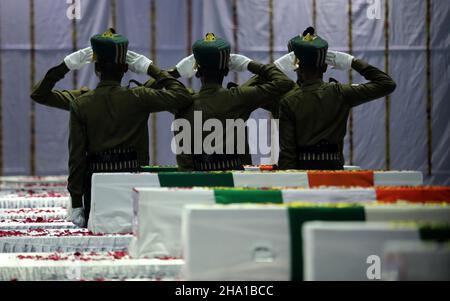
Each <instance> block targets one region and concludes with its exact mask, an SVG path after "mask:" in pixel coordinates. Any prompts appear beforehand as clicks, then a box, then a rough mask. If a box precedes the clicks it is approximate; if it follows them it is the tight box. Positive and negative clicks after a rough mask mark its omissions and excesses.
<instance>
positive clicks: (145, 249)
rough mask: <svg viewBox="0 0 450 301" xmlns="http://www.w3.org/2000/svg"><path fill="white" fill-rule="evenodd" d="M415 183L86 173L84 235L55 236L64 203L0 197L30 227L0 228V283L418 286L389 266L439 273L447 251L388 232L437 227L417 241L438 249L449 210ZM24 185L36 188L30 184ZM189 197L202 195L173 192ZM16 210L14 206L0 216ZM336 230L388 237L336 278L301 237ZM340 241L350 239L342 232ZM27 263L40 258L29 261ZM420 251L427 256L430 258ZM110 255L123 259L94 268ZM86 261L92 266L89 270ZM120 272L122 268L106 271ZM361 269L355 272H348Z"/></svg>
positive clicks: (440, 190)
mask: <svg viewBox="0 0 450 301" xmlns="http://www.w3.org/2000/svg"><path fill="white" fill-rule="evenodd" d="M417 174H419V176H417ZM383 177H384V178H383ZM380 178H381V180H380ZM380 183H381V184H382V185H380ZM283 184H284V185H283ZM421 184H422V177H421V174H420V173H415V172H370V171H369V172H367V171H351V172H350V171H345V172H295V171H289V172H273V171H261V170H258V171H256V172H225V173H176V172H173V171H169V172H166V171H158V172H157V173H141V174H96V175H94V179H93V186H92V195H93V206H92V210H91V216H90V224H89V229H70V226H69V227H67V228H66V229H64V227H56V229H55V225H56V224H57V223H58V222H60V220H61V216H62V215H63V214H64V213H66V214H67V209H66V208H67V207H68V202H69V198H68V195H59V196H55V195H51V194H50V195H45V194H43V195H41V196H40V197H33V193H29V195H25V196H24V195H22V196H18V195H17V196H13V195H11V193H10V194H9V195H8V196H6V197H5V198H2V197H3V195H0V205H2V206H0V208H2V209H0V220H2V218H3V219H4V220H7V219H9V223H16V224H17V223H21V224H25V225H31V224H33V226H30V227H28V228H27V227H23V228H20V227H19V226H15V225H16V224H14V227H11V228H10V227H7V226H4V227H5V228H4V229H2V228H0V251H1V252H5V253H6V252H14V253H13V254H11V253H10V254H3V255H4V257H3V258H4V260H3V259H0V271H3V272H4V273H3V272H2V273H0V274H1V275H0V278H1V279H3V280H8V279H18V280H21V279H28V280H31V279H36V280H38V279H43V280H44V279H69V280H70V279H72V280H73V279H74V278H73V277H72V276H71V274H70V273H69V275H68V274H67V273H66V272H64V271H67V269H68V267H73V266H74V265H75V266H76V265H80V264H81V265H80V267H79V269H78V270H77V271H78V272H80V271H81V272H80V273H81V275H80V277H77V278H75V279H86V280H92V279H107V280H110V279H122V280H123V279H134V278H139V279H148V280H152V279H153V280H154V279H187V280H202V279H205V280H206V279H207V280H211V279H217V280H280V279H283V280H302V279H305V280H322V279H335V280H341V279H347V280H353V279H355V280H356V279H357V280H362V279H382V280H402V279H420V278H421V277H422V278H423V277H424V275H425V276H427V275H428V276H429V278H430V274H429V273H427V272H424V269H423V268H422V269H421V268H420V267H419V268H417V265H416V264H415V263H416V261H415V260H414V259H409V261H407V260H406V259H398V258H400V257H401V256H403V257H404V258H415V257H414V256H421V257H420V258H421V259H423V258H427V259H426V260H425V261H426V263H427V264H428V262H429V264H428V265H426V264H423V265H424V266H426V267H433V266H434V265H436V266H440V267H442V266H443V265H439V264H437V262H438V263H439V262H440V263H442V262H443V261H445V260H446V259H448V249H445V248H443V247H442V246H441V244H438V243H437V242H436V239H434V240H433V239H432V240H431V241H433V245H432V246H429V245H428V244H427V245H426V246H424V245H422V244H423V241H422V236H420V235H419V236H416V237H415V238H414V239H413V238H412V237H413V236H407V235H406V236H405V237H403V236H402V235H403V234H402V235H399V237H396V236H395V235H394V234H393V233H394V232H395V231H394V232H393V230H392V229H394V230H395V229H400V228H399V227H406V226H405V225H406V224H405V223H402V224H399V223H398V222H399V221H403V222H405V221H407V222H409V223H411V222H413V224H407V225H408V227H410V228H411V229H414V231H416V232H417V233H422V232H424V231H422V230H418V229H425V228H426V227H427V226H426V225H428V224H429V223H439V224H438V225H437V226H436V227H435V228H432V229H431V230H432V231H430V230H428V233H430V232H433V233H434V232H437V233H444V234H443V235H441V237H440V239H441V240H443V238H442V237H444V238H445V237H446V234H445V233H447V232H445V225H446V224H448V223H449V218H450V211H449V207H448V205H446V203H447V202H449V201H450V190H449V189H448V188H446V187H423V186H420V185H421ZM35 185H37V187H38V186H39V183H35ZM386 185H388V186H389V185H391V187H385V186H386ZM396 185H407V186H409V187H396ZM191 186H203V187H196V188H195V187H194V188H181V187H191ZM216 186H217V187H216ZM274 186H284V187H278V188H277V187H274ZM168 187H179V188H168ZM44 191H47V192H48V189H44ZM10 192H11V191H10ZM22 192H23V191H22ZM39 193H42V191H40V192H39ZM51 193H53V192H51ZM15 197H16V201H17V202H15V201H14V198H15ZM52 197H53V199H54V200H53V201H50V200H45V199H46V198H49V199H51V198H52ZM6 199H7V200H9V202H7V201H5V200H6ZM39 199H41V201H40V200H39ZM55 199H60V201H59V202H57V201H55ZM63 199H65V201H63ZM299 202H300V203H299ZM16 203H18V204H19V205H12V204H16ZM21 204H24V205H26V206H22V207H21V206H20V205H21ZM42 205H44V206H42ZM12 220H15V221H12ZM336 221H339V222H338V224H340V225H345V224H347V223H352V224H354V225H355V226H356V228H360V227H359V226H360V225H361V227H365V226H368V225H372V224H373V225H375V224H376V225H378V226H380V225H381V226H383V225H384V226H386V227H388V228H389V229H391V230H392V231H387V234H386V237H385V238H386V239H384V240H374V241H376V242H375V243H374V246H376V248H375V247H370V246H369V249H370V251H372V253H373V254H369V255H367V256H366V258H365V259H364V262H363V264H361V263H360V262H359V259H358V262H355V265H354V267H352V266H348V268H344V270H345V271H350V272H348V273H344V272H342V273H337V271H338V270H339V269H341V268H342V266H339V265H337V266H336V265H333V262H331V261H330V258H331V259H332V258H333V257H334V256H335V255H336V256H337V258H339V256H341V255H339V254H338V253H333V250H334V247H333V248H331V249H329V251H330V252H329V253H328V254H326V255H327V256H328V257H326V256H325V255H321V256H320V257H317V256H316V257H314V254H318V253H317V250H315V249H314V248H318V249H320V250H322V248H323V247H322V244H321V242H322V241H323V239H322V238H321V237H322V236H323V235H322V236H317V235H316V233H319V234H322V232H320V231H316V230H314V231H313V232H311V233H314V235H315V236H314V235H313V236H311V235H310V234H306V233H310V232H308V231H309V229H310V226H311V227H312V228H313V229H316V228H314V227H316V226H317V225H316V226H315V224H314V223H324V224H325V226H327V225H326V224H327V223H336ZM7 223H8V222H6V223H0V225H2V224H7ZM355 223H357V224H355ZM417 223H419V224H417ZM422 223H426V224H422ZM50 224H53V225H50ZM310 224H311V225H310ZM442 225H444V226H442ZM313 226H314V227H313ZM52 228H53V229H52ZM353 228H355V227H353ZM353 228H352V229H353ZM442 229H444V230H442ZM363 230H364V229H363ZM305 231H307V232H305ZM311 231H312V230H311ZM129 232H133V233H132V234H130V233H129ZM403 232H405V231H403ZM403 232H402V233H403ZM406 232H407V231H406ZM406 232H405V233H406ZM425 232H426V231H425ZM374 233H375V232H373V233H372V232H370V233H369V232H367V237H368V239H369V240H370V237H371V236H374V235H375V236H376V234H374ZM391 234H392V235H391ZM349 236H350V237H353V236H354V237H357V235H356V234H352V233H350V234H349ZM311 237H313V238H314V239H310V238H311ZM319 238H320V239H319ZM410 238H411V239H410ZM428 239H429V237H428ZM447 239H448V237H447ZM325 241H327V240H326V239H325ZM342 241H344V240H342ZM359 241H361V243H362V245H363V246H364V243H363V240H356V242H355V245H354V246H356V247H354V248H352V250H353V251H355V252H356V253H354V256H353V257H354V258H356V256H357V255H358V253H357V251H358V250H359V251H360V253H359V256H360V257H361V256H362V257H364V256H365V253H367V250H368V249H364V248H361V246H359ZM337 242H339V241H337ZM407 242H408V243H409V244H410V245H408V247H409V249H408V248H406V247H404V248H403V249H400V251H402V250H403V251H402V252H403V253H401V254H407V255H408V254H409V255H408V256H409V257H405V256H407V255H401V256H400V255H398V256H397V255H395V256H394V255H392V252H393V251H395V252H397V251H398V252H400V251H399V250H398V248H397V244H406V243H407ZM350 245H351V244H350V243H348V244H347V245H346V246H350ZM393 246H394V247H393ZM307 247H309V249H308V248H307ZM335 247H336V248H335V251H336V252H337V251H339V250H341V249H342V247H340V246H339V245H337V244H336V245H335ZM202 248H203V249H202ZM311 248H312V249H311ZM396 248H397V249H396ZM200 249H202V250H203V251H202V250H200ZM219 249H220V250H219ZM310 250H313V251H312V252H309V251H310ZM128 251H129V253H128ZM219 251H220V252H219ZM29 252H31V253H29ZM35 252H46V253H45V254H37V255H36V254H35ZM49 252H76V254H91V255H92V256H93V258H92V259H88V258H85V259H79V258H83V257H80V256H79V255H77V256H75V259H74V258H73V256H72V257H71V256H70V254H65V255H64V256H63V255H61V254H60V253H57V255H52V253H49ZM79 252H81V253H79ZM105 252H106V253H105ZM111 252H112V253H111ZM389 252H391V253H389ZM408 252H409V253H408ZM430 252H431V253H433V252H434V253H436V256H430ZM18 253H22V254H18ZM113 253H115V254H123V256H122V257H121V258H113V259H111V258H109V259H108V258H103V257H102V256H103V255H105V254H107V255H105V256H106V257H108V256H110V255H111V254H113ZM98 254H100V255H98ZM108 254H109V255H108ZM395 254H397V253H395ZM411 254H412V255H411ZM33 255H36V256H40V257H39V258H38V257H33ZM60 255H61V256H60ZM97 255H98V256H100V257H99V258H102V259H101V260H100V259H99V260H96V259H95V258H96V256H97ZM438 255H439V256H438ZM30 256H31V257H30ZM55 256H56V258H58V259H54V258H55ZM58 256H60V258H59V257H58ZM130 256H131V257H130ZM370 256H372V257H370ZM396 256H397V257H396ZM399 256H400V257H399ZM411 256H412V257H411ZM427 256H428V257H427ZM113 257H114V256H113ZM350 257H351V256H350ZM362 257H361V258H362ZM369 257H370V258H369ZM403 257H401V258H403ZM51 258H53V259H51ZM373 258H375V259H376V258H379V259H380V261H381V262H382V263H389V265H387V266H386V265H384V264H383V265H382V267H383V269H382V270H381V268H380V269H377V267H376V266H375V267H372V266H370V265H369V264H368V263H367V262H368V260H369V259H371V260H372V259H373ZM322 259H323V260H322ZM397 259H398V260H397ZM121 260H124V261H121ZM151 260H153V261H151ZM396 260H397V261H396ZM116 261H117V263H116ZM14 262H16V265H17V262H20V265H21V266H24V268H23V269H22V270H23V271H24V272H22V274H21V272H20V270H21V269H20V268H16V269H15V268H14V267H13V266H14ZM37 262H39V263H37ZM55 262H57V263H55ZM101 262H103V263H101ZM324 262H330V264H329V265H327V264H325V265H324V264H323V263H324ZM399 262H400V263H399ZM405 262H407V264H405ZM421 262H423V261H421ZM321 264H322V265H321ZM433 264H434V265H433ZM120 265H123V266H124V269H122V270H121V269H120V268H118V266H120ZM140 265H143V267H139V266H140ZM146 265H147V267H145V266H146ZM110 266H114V267H110ZM116 266H117V267H116ZM152 266H153V268H152ZM444 266H445V265H444ZM25 267H27V268H25ZM327 267H328V270H327ZM355 267H357V268H355ZM363 267H364V268H365V269H364V273H360V272H359V271H360V270H361V269H363ZM386 267H388V268H389V269H386ZM396 267H398V269H397V270H396ZM414 268H415V269H416V270H414ZM25 271H26V272H25ZM126 271H129V272H126ZM155 271H156V272H155ZM158 271H159V272H158ZM351 271H354V272H353V273H351ZM447 272H448V271H447V270H445V269H442V268H441V270H439V272H438V273H434V274H433V275H434V278H435V279H443V278H444V279H445V277H447V278H448V275H447V274H446V273H447ZM52 273H53V275H54V276H53V278H52V276H50V275H52ZM325 275H328V277H329V278H326V277H325ZM379 275H381V276H379ZM405 275H406V276H405ZM446 275H447V276H446ZM70 277H72V278H70Z"/></svg>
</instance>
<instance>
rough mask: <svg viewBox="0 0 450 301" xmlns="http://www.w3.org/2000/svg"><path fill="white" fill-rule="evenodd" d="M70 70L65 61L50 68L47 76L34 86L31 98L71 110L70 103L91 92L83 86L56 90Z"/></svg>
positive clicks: (46, 104) (47, 104)
mask: <svg viewBox="0 0 450 301" xmlns="http://www.w3.org/2000/svg"><path fill="white" fill-rule="evenodd" d="M69 71H70V70H69V68H67V66H66V64H65V63H61V64H60V65H58V66H55V67H53V68H51V69H50V70H48V71H47V73H46V74H45V77H44V78H43V79H42V80H41V81H39V82H38V83H37V84H36V85H35V86H34V87H33V91H32V92H31V98H32V99H33V100H34V101H36V102H37V103H40V104H42V105H45V106H49V107H54V108H58V109H62V110H66V111H70V103H71V102H72V101H74V100H75V99H77V97H79V96H81V95H83V94H84V93H86V92H89V89H88V88H86V87H81V88H80V89H77V90H54V89H53V87H54V86H55V85H56V83H57V82H58V81H60V80H61V79H63V78H64V76H65V75H66V74H67V73H68V72H69Z"/></svg>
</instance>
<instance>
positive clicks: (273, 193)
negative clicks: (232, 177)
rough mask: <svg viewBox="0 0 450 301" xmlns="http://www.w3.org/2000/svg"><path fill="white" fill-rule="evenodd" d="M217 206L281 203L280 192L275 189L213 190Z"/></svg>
mask: <svg viewBox="0 0 450 301" xmlns="http://www.w3.org/2000/svg"><path fill="white" fill-rule="evenodd" d="M214 196H215V198H216V203H217V204H233V203H277V204H281V203H283V196H282V194H281V190H276V189H270V190H268V189H264V190H263V189H214Z"/></svg>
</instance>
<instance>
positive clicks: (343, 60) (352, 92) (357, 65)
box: [327, 50, 396, 107]
mask: <svg viewBox="0 0 450 301" xmlns="http://www.w3.org/2000/svg"><path fill="white" fill-rule="evenodd" d="M327 64H329V65H331V66H333V67H335V68H336V69H338V70H349V69H350V68H353V69H354V70H355V71H356V72H358V73H359V74H361V75H362V76H363V77H364V78H365V79H366V80H368V81H369V82H368V83H364V84H352V85H343V84H338V85H336V88H337V89H339V91H338V92H339V93H340V94H341V95H342V99H343V101H345V102H347V103H348V104H349V105H350V106H352V107H354V106H357V105H360V104H363V103H365V102H368V101H371V100H375V99H377V98H380V97H384V96H386V95H389V94H391V93H392V92H394V90H395V88H396V84H395V82H394V80H393V79H392V78H391V77H390V76H389V75H387V74H386V73H384V72H383V71H381V70H380V69H378V68H376V67H374V66H372V65H370V64H368V63H367V62H365V61H363V60H361V59H355V58H354V57H353V56H351V55H349V54H346V53H342V52H338V51H331V50H329V51H328V53H327Z"/></svg>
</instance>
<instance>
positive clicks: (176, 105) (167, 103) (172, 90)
mask: <svg viewBox="0 0 450 301" xmlns="http://www.w3.org/2000/svg"><path fill="white" fill-rule="evenodd" d="M127 63H128V66H129V68H130V70H131V71H133V72H135V73H138V74H139V73H141V74H142V73H144V70H145V71H146V73H147V74H148V75H149V76H151V77H153V78H154V79H155V81H156V83H155V85H157V86H159V87H161V88H162V89H153V88H149V85H144V86H142V87H137V88H134V89H132V92H133V94H134V96H135V97H136V99H137V101H138V104H139V105H141V106H142V108H143V109H145V110H147V111H149V112H160V111H169V112H176V111H178V110H180V109H183V108H185V107H187V106H189V105H191V104H192V98H191V94H190V93H189V91H188V90H187V89H186V87H185V86H184V85H183V83H181V82H180V81H178V80H177V79H175V78H174V77H173V76H171V75H170V74H169V73H168V72H167V71H163V70H161V69H159V68H158V67H157V66H156V65H155V64H153V62H152V61H151V60H149V59H148V58H146V57H145V56H143V55H140V54H137V53H134V52H132V51H128V54H127Z"/></svg>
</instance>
